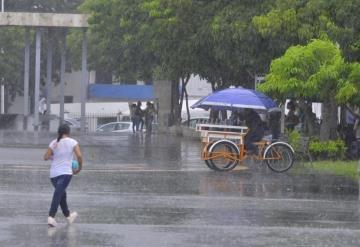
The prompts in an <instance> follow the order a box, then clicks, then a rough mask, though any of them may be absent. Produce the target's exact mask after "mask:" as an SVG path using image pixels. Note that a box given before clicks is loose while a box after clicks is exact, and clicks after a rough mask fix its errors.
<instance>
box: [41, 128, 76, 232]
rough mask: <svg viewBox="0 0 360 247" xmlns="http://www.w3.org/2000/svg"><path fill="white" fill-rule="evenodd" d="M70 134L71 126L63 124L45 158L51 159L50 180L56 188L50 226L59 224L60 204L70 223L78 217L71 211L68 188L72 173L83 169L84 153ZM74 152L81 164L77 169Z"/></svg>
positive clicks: (74, 173)
mask: <svg viewBox="0 0 360 247" xmlns="http://www.w3.org/2000/svg"><path fill="white" fill-rule="evenodd" d="M69 135H70V127H69V126H68V125H66V124H63V125H61V126H60V127H59V129H58V138H57V139H55V140H53V141H52V142H51V143H50V145H49V148H48V149H47V151H46V153H45V155H44V160H51V168H50V180H51V183H52V185H53V186H54V188H55V191H54V194H53V198H52V201H51V206H50V211H49V217H48V225H49V226H50V227H55V226H56V225H57V223H56V220H55V215H56V212H57V210H58V207H59V205H60V207H61V210H62V212H63V214H64V216H65V217H66V218H67V221H68V223H69V224H71V223H73V222H74V220H75V218H76V217H77V213H76V212H72V213H70V211H69V208H68V205H67V201H66V188H67V187H68V185H69V184H70V181H71V178H72V175H76V174H78V173H79V172H80V171H81V169H82V155H81V151H80V146H79V144H78V142H77V141H76V140H74V139H72V138H70V137H69ZM74 154H75V156H76V159H77V161H78V164H79V167H78V169H77V170H73V169H72V160H73V157H74Z"/></svg>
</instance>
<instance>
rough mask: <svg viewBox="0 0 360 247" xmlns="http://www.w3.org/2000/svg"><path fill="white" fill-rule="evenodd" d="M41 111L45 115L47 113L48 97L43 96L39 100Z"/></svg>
mask: <svg viewBox="0 0 360 247" xmlns="http://www.w3.org/2000/svg"><path fill="white" fill-rule="evenodd" d="M39 113H40V114H42V115H44V114H45V113H46V99H45V98H41V99H40V101H39Z"/></svg>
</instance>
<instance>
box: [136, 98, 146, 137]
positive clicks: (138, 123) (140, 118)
mask: <svg viewBox="0 0 360 247" xmlns="http://www.w3.org/2000/svg"><path fill="white" fill-rule="evenodd" d="M143 115H144V114H143V110H142V109H141V101H138V102H137V105H136V108H135V113H134V120H135V127H136V131H139V128H140V130H141V131H142V130H143V126H144V120H143ZM139 126H140V127H139Z"/></svg>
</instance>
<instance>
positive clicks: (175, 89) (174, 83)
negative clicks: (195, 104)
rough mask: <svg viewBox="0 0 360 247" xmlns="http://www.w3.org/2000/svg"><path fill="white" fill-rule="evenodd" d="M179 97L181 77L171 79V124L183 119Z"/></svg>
mask: <svg viewBox="0 0 360 247" xmlns="http://www.w3.org/2000/svg"><path fill="white" fill-rule="evenodd" d="M179 97H180V95H179V79H177V80H171V119H170V121H169V126H172V125H176V124H178V123H179V120H180V119H181V109H180V104H179Z"/></svg>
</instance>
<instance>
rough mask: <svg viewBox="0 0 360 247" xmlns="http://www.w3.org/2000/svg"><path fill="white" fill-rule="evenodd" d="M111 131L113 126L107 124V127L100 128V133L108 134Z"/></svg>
mask: <svg viewBox="0 0 360 247" xmlns="http://www.w3.org/2000/svg"><path fill="white" fill-rule="evenodd" d="M113 130H114V124H107V125H104V126H102V127H100V131H104V132H110V131H113Z"/></svg>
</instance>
